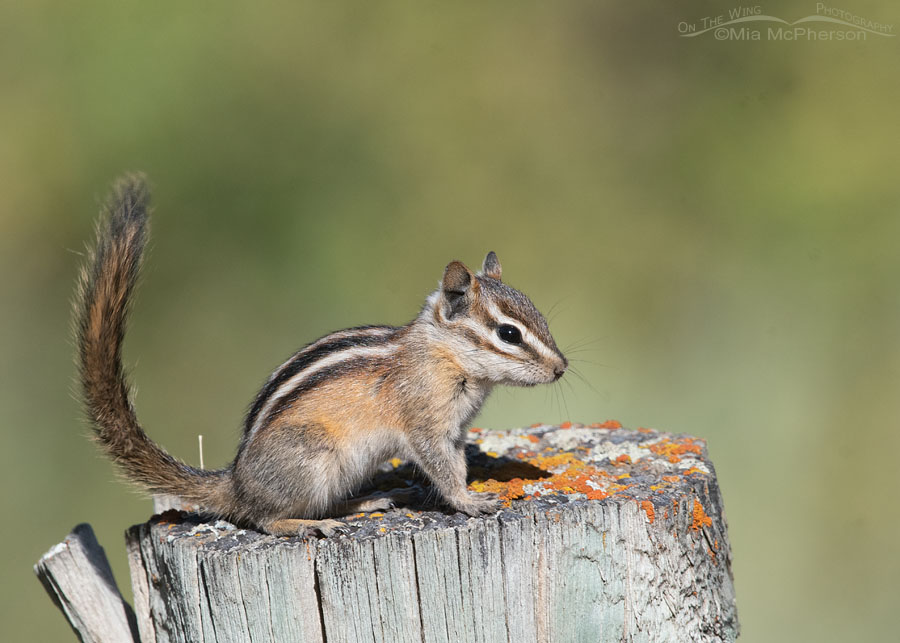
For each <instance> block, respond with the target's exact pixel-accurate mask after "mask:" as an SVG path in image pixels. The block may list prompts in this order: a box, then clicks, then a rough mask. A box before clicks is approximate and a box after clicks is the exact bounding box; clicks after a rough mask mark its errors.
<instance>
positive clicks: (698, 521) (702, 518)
mask: <svg viewBox="0 0 900 643" xmlns="http://www.w3.org/2000/svg"><path fill="white" fill-rule="evenodd" d="M691 513H692V515H693V518H694V522H692V523H691V529H693V530H694V531H697V530H698V529H701V528H702V527H709V526H710V525H712V518H710V517H709V516H707V515H706V511H705V510H704V509H703V505H701V504H700V501H699V500H697V499H696V498H694V510H693V511H692V512H691Z"/></svg>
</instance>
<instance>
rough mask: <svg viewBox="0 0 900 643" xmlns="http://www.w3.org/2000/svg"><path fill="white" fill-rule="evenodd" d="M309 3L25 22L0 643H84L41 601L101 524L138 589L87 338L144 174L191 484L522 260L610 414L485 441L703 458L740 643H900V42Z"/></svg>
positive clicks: (152, 373) (6, 233)
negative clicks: (40, 571) (385, 344)
mask: <svg viewBox="0 0 900 643" xmlns="http://www.w3.org/2000/svg"><path fill="white" fill-rule="evenodd" d="M301 4H302V5H303V6H298V5H297V4H296V3H295V4H294V5H288V4H287V3H285V4H283V5H280V4H279V5H276V4H272V5H267V4H262V3H234V2H221V3H216V4H212V3H202V4H200V5H199V6H193V7H186V6H185V3H176V2H159V3H155V4H149V3H137V2H133V1H119V2H106V3H101V2H80V3H68V2H60V1H44V2H42V1H34V2H30V3H3V5H2V10H0V11H2V14H0V52H2V54H0V55H2V58H0V60H2V64H0V184H2V185H0V302H2V303H0V306H2V311H0V351H2V352H0V357H2V359H0V383H2V385H0V431H2V440H3V448H2V450H0V458H2V459H0V475H2V479H0V480H2V484H3V489H4V491H3V505H2V510H3V516H4V518H5V526H4V530H3V531H4V535H3V543H4V548H5V555H4V556H3V562H2V568H0V574H2V578H3V582H2V583H0V624H2V625H0V628H3V629H4V630H5V631H4V632H3V633H2V634H0V639H3V640H4V641H71V640H74V639H73V636H72V635H71V633H70V631H69V630H68V627H67V625H66V624H65V622H64V620H63V617H62V616H61V615H60V614H58V613H57V612H56V610H55V608H53V607H52V605H51V603H50V601H49V599H48V598H47V596H46V595H45V594H44V591H43V589H42V588H41V586H40V585H39V583H38V582H37V580H36V579H35V578H34V576H33V574H32V571H31V565H32V563H33V562H35V561H36V560H37V558H38V557H39V556H40V555H41V554H42V553H43V552H44V551H45V550H46V549H47V548H49V547H50V546H51V545H52V544H54V543H56V542H58V541H59V540H60V539H62V538H63V537H64V536H65V534H66V533H67V532H68V530H69V529H70V528H71V527H72V526H74V525H75V524H76V523H78V522H81V521H88V522H90V523H91V524H92V525H93V526H94V528H95V529H96V531H97V534H98V537H99V539H100V541H101V543H102V544H104V545H105V547H106V550H107V553H108V554H109V556H110V559H111V560H112V563H113V567H114V570H115V572H116V575H117V578H118V580H119V583H120V584H121V585H123V586H126V587H127V585H128V581H127V566H126V563H125V552H124V545H123V538H122V532H123V530H124V529H125V528H126V527H127V526H129V525H131V524H133V523H136V522H140V521H142V520H144V519H145V518H146V517H147V515H148V512H149V503H148V502H147V501H146V500H143V499H141V498H140V497H139V496H138V495H136V494H134V492H132V491H131V490H129V489H128V488H127V487H126V486H125V485H123V484H122V483H120V482H118V481H117V480H116V479H115V477H114V474H113V471H112V468H111V467H110V465H109V464H108V463H107V462H106V461H104V460H103V459H102V458H101V457H100V456H99V455H98V454H97V453H96V452H95V450H94V448H93V446H92V445H91V444H90V443H89V442H88V440H86V439H85V435H86V432H87V428H86V426H85V424H84V423H83V422H82V421H81V420H80V412H79V407H78V404H77V403H76V401H75V400H74V397H73V390H74V387H73V371H74V369H73V365H72V357H71V355H72V348H71V343H70V338H69V302H70V298H71V292H72V286H73V284H74V279H75V274H76V271H77V268H78V265H79V263H80V260H81V256H80V254H81V252H82V251H83V247H84V242H85V241H87V240H88V239H89V238H90V237H91V235H92V228H93V220H94V218H95V214H96V211H97V203H98V202H99V201H100V200H101V199H102V198H103V196H104V194H105V193H106V190H107V188H108V186H109V184H110V183H111V181H112V180H113V179H114V178H115V177H116V176H117V175H119V174H120V173H122V172H123V171H126V170H132V169H141V170H144V171H146V172H147V173H148V174H149V176H150V178H151V180H152V181H153V183H154V185H155V192H154V200H155V206H156V210H155V218H154V222H153V233H154V237H153V243H152V249H151V254H150V257H149V261H148V263H147V265H146V270H145V275H144V280H143V284H142V287H141V288H140V290H139V293H138V299H137V302H136V307H135V311H134V316H133V324H132V326H131V329H130V334H129V337H128V343H127V346H126V357H127V361H128V362H129V363H130V364H132V365H133V368H132V371H133V376H134V381H135V383H136V384H137V387H138V396H137V405H138V410H139V413H140V416H141V418H142V419H143V421H144V423H145V426H146V427H147V428H148V431H149V432H150V433H151V435H152V436H153V437H154V438H157V439H158V440H159V441H160V442H162V443H163V444H164V445H166V447H167V448H168V449H169V450H170V451H171V452H173V453H175V454H178V455H180V456H182V457H184V458H186V459H187V460H189V461H192V462H196V461H197V456H196V453H197V434H198V433H203V434H204V436H205V438H204V442H205V460H206V463H207V466H209V465H210V464H214V465H219V464H224V463H225V462H227V461H228V460H229V458H230V457H231V456H232V455H233V452H234V448H235V446H236V443H237V438H238V434H239V426H240V421H241V415H242V412H243V410H244V408H245V405H246V404H247V403H248V402H249V400H250V399H251V397H252V396H253V395H254V393H255V391H256V388H257V386H258V385H260V384H261V382H262V381H263V380H264V378H265V377H266V375H267V374H268V372H269V370H270V369H271V368H273V367H274V366H276V365H277V364H279V363H280V361H281V360H282V359H283V358H284V357H286V356H287V355H289V354H290V353H291V352H292V351H293V350H294V349H295V348H297V347H299V346H300V345H302V344H303V343H305V342H307V341H310V340H312V339H314V338H315V337H317V336H319V335H321V334H323V333H325V332H327V331H329V330H333V329H336V328H340V327H346V326H350V325H356V324H361V323H376V322H387V323H398V324H399V323H403V322H405V321H407V320H408V319H409V318H411V317H412V316H413V315H414V314H415V313H416V311H417V309H418V306H420V304H421V302H422V300H423V297H424V296H425V295H426V293H427V292H429V290H430V289H432V288H433V287H434V286H435V285H436V283H437V280H438V279H439V277H440V275H441V271H442V270H443V267H444V265H445V264H446V263H447V262H448V261H449V260H451V259H456V258H459V259H462V260H464V261H466V262H468V263H469V264H470V265H472V264H476V265H477V264H478V263H479V262H480V261H481V259H482V257H483V256H484V254H485V252H487V251H488V250H496V251H497V253H498V255H499V256H500V259H501V261H502V262H503V267H504V277H505V278H506V279H507V281H509V282H510V283H512V284H513V285H515V286H518V287H520V288H522V289H523V290H525V291H526V292H527V293H528V294H529V295H530V296H531V297H532V299H533V300H534V301H535V303H536V304H537V305H538V307H539V308H542V309H544V310H548V309H550V308H553V315H552V320H551V327H552V329H553V332H554V334H555V336H556V338H557V340H558V342H559V343H560V345H561V346H562V347H567V346H573V345H576V344H578V345H584V347H585V350H583V351H581V352H578V353H573V354H572V357H574V358H578V359H580V360H582V361H575V365H576V366H577V367H578V369H579V370H580V372H581V374H582V375H583V376H584V379H585V380H586V382H585V381H582V380H580V379H578V378H577V377H573V376H568V377H567V378H566V379H567V380H568V382H569V384H570V385H571V386H568V385H563V386H562V387H561V388H560V389H559V391H558V392H554V391H553V389H550V388H542V389H529V390H499V391H497V392H496V393H495V394H494V396H493V397H492V399H491V400H490V401H489V403H488V405H487V406H486V408H485V410H484V412H483V413H482V415H481V416H480V417H479V419H478V420H477V424H479V425H481V426H487V427H494V428H504V427H509V426H514V425H523V424H530V423H532V422H535V421H546V422H557V421H561V420H564V419H572V420H576V421H585V422H590V421H602V420H606V419H608V418H615V419H618V420H620V421H622V422H623V423H625V425H626V426H630V427H638V426H652V427H656V428H660V429H665V430H669V431H676V432H687V433H692V434H695V435H699V436H701V437H703V438H705V439H707V440H708V442H709V449H710V453H711V455H712V457H713V460H714V462H715V464H716V467H717V469H718V473H719V478H720V482H721V486H722V489H723V491H724V496H725V501H726V506H727V510H728V518H729V523H730V530H731V532H730V533H731V539H732V545H733V549H734V556H735V559H734V573H735V579H736V585H737V591H738V607H739V613H740V617H741V621H742V624H743V640H747V641H767V642H768V641H795V640H808V641H847V640H859V639H860V638H864V639H865V640H873V641H874V640H888V639H890V640H896V636H897V626H896V613H897V609H898V607H900V581H898V578H900V555H898V553H897V549H896V543H895V535H896V533H897V529H898V527H900V518H898V512H897V511H896V508H897V498H898V495H897V491H898V467H897V464H896V453H897V450H898V447H900V431H898V428H900V427H898V420H897V418H898V416H900V403H898V395H897V393H898V384H900V342H898V337H897V334H898V330H900V294H898V287H897V279H898V276H900V252H898V242H900V181H898V168H900V164H898V161H900V145H898V142H900V123H898V118H897V108H898V105H900V71H898V69H900V65H898V62H900V57H898V39H896V38H883V37H878V36H870V37H869V38H868V39H867V40H866V41H864V42H766V41H763V42H759V43H753V42H718V41H716V40H715V38H714V37H713V36H712V34H706V35H704V36H702V37H697V38H680V37H679V36H678V31H677V25H678V23H679V22H681V21H687V22H693V21H697V20H699V19H700V18H701V17H703V16H708V15H717V14H719V13H722V12H723V11H725V10H727V9H728V8H731V7H733V6H735V5H729V4H723V3H721V2H688V3H680V6H678V7H675V6H673V3H658V4H655V5H653V6H642V7H635V6H632V5H631V4H630V3H622V2H616V3H613V2H600V1H598V0H593V1H590V2H575V1H573V2H566V3H552V4H551V3H543V2H516V3H512V2H503V3H492V4H491V5H490V6H482V5H481V4H479V5H478V6H476V5H475V4H474V3H471V4H470V3H455V4H452V5H448V4H438V3H416V4H413V3H408V4H407V3H393V2H383V3H366V2H361V3H352V4H345V3H328V4H327V5H326V4H325V3H318V4H315V5H313V4H312V3H301ZM842 8H843V9H846V10H848V11H852V12H853V13H856V14H858V15H862V16H865V17H867V18H870V19H872V20H877V21H880V22H886V23H894V22H896V23H900V11H898V9H897V7H896V5H894V4H892V3H890V2H887V0H879V1H866V0H853V3H852V5H846V6H842ZM762 9H763V13H768V14H773V15H777V16H779V17H782V18H784V19H786V20H796V19H797V18H800V17H802V16H806V15H809V14H811V13H814V12H815V5H814V3H812V2H780V3H777V4H775V3H773V4H772V5H771V6H767V5H762ZM559 393H561V394H564V400H562V401H561V400H560V399H559Z"/></svg>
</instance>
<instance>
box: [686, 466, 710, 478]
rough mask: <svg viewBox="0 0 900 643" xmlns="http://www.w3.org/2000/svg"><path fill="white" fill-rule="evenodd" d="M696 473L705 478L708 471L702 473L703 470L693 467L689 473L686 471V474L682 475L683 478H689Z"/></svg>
mask: <svg viewBox="0 0 900 643" xmlns="http://www.w3.org/2000/svg"><path fill="white" fill-rule="evenodd" d="M695 473H699V474H700V475H702V476H705V475H706V471H701V470H700V469H698V468H697V467H691V468H690V469H688V470H687V471H685V472H684V473H682V474H681V475H683V476H689V475H692V474H695Z"/></svg>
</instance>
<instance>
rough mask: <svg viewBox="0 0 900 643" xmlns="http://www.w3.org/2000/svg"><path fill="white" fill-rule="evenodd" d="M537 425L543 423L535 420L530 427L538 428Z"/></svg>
mask: <svg viewBox="0 0 900 643" xmlns="http://www.w3.org/2000/svg"><path fill="white" fill-rule="evenodd" d="M539 426H544V425H543V424H541V423H540V422H535V423H534V424H532V425H531V428H532V429H536V428H538V427H539Z"/></svg>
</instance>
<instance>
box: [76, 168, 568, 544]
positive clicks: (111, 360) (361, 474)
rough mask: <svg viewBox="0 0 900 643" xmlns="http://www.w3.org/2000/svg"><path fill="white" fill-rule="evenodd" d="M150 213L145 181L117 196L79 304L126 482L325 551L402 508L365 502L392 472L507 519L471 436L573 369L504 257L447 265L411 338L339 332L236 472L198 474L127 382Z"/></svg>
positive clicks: (293, 363) (309, 354) (280, 379)
mask: <svg viewBox="0 0 900 643" xmlns="http://www.w3.org/2000/svg"><path fill="white" fill-rule="evenodd" d="M148 202H149V193H148V189H147V187H146V184H145V181H144V178H143V177H142V176H140V175H133V176H127V177H125V178H123V179H120V180H119V181H118V183H117V184H116V185H115V187H114V189H113V193H112V194H111V196H110V197H109V199H108V201H107V204H106V205H105V207H104V212H103V213H102V215H101V219H100V221H99V223H98V227H97V242H96V246H95V247H94V248H93V249H92V250H91V252H90V254H89V257H88V261H87V263H86V265H85V266H84V268H83V269H82V272H81V276H80V280H79V287H78V293H77V297H76V303H75V332H76V343H77V351H78V353H77V362H78V367H79V375H80V380H81V387H82V391H83V396H84V403H85V407H86V410H87V414H88V416H89V418H90V420H91V421H92V424H93V428H94V438H95V440H96V441H97V442H98V443H99V444H100V446H101V447H102V448H103V450H104V451H105V452H106V453H107V454H108V455H109V456H110V457H111V458H112V460H113V461H114V462H115V463H116V464H117V465H118V466H119V468H120V469H121V470H122V472H124V474H125V476H126V477H127V478H128V479H130V480H131V481H132V482H134V483H136V484H137V485H139V486H140V487H143V488H144V489H145V490H147V491H150V492H152V493H166V494H172V495H175V496H178V497H180V498H181V499H183V500H184V501H187V502H190V503H195V504H197V505H200V506H201V507H203V508H204V509H205V510H207V511H208V512H210V513H212V514H215V515H217V516H220V517H222V518H225V519H227V520H229V521H231V522H234V523H235V524H238V525H245V526H250V527H253V528H256V529H259V530H261V531H263V532H266V533H269V534H273V535H276V536H290V535H308V534H315V533H316V532H319V533H322V534H324V535H326V536H327V535H330V534H331V533H332V532H333V531H334V530H335V529H338V528H340V527H341V526H342V525H343V523H341V522H338V521H337V520H334V517H336V516H341V515H347V514H349V513H354V512H358V511H372V510H375V509H386V508H389V507H390V506H393V504H394V503H395V502H396V499H395V498H393V497H383V496H381V497H378V496H374V497H373V496H370V497H367V498H353V497H352V493H353V492H354V491H356V490H357V489H358V488H359V487H360V485H361V484H362V483H364V482H365V481H366V480H367V479H368V478H369V477H370V476H371V475H372V474H373V473H374V471H375V469H376V468H377V467H378V466H379V465H380V464H381V463H383V462H385V461H386V460H388V459H390V458H394V457H399V458H402V459H405V460H409V461H411V462H413V463H415V465H417V466H418V467H419V469H421V471H422V472H424V474H425V475H426V476H427V477H428V478H429V479H430V481H431V482H432V483H433V485H434V486H435V487H436V488H437V490H438V491H439V492H440V495H441V496H442V497H443V499H444V500H445V501H446V502H447V504H449V505H450V507H452V508H453V509H455V510H457V511H461V512H463V513H466V514H468V515H470V516H476V515H479V514H486V513H491V512H494V511H496V510H497V509H498V507H499V502H498V500H497V497H496V494H490V493H474V492H469V491H468V489H467V487H466V458H465V452H464V445H465V435H466V430H467V426H468V424H469V422H470V421H471V420H472V419H473V418H474V417H475V415H476V413H478V410H479V409H480V408H481V405H482V404H483V403H484V400H485V398H486V397H487V395H488V394H489V393H490V392H491V389H492V388H493V387H494V386H495V385H496V384H512V385H518V386H533V385H536V384H542V383H550V382H554V381H556V380H558V379H559V378H560V377H562V375H563V374H564V373H565V372H566V369H567V367H568V362H567V361H566V358H565V357H564V356H563V354H562V353H561V352H560V350H559V349H558V348H557V346H556V342H555V341H554V339H553V337H552V335H551V334H550V330H549V328H548V327H547V322H546V321H545V319H544V317H543V316H542V315H541V313H539V312H538V310H537V309H536V308H535V307H534V305H533V304H532V303H531V301H530V300H529V299H528V297H526V296H525V295H523V294H522V293H521V292H519V291H518V290H515V289H513V288H511V287H509V286H508V285H506V284H505V283H503V282H502V281H501V267H500V262H499V261H498V259H497V255H496V254H494V253H493V252H490V253H488V255H487V257H486V258H485V260H484V264H483V266H482V269H481V272H479V273H477V274H473V273H472V271H470V270H469V269H468V268H467V267H466V266H465V265H463V264H462V263H460V262H459V261H453V262H451V263H450V264H448V265H447V267H446V269H445V270H444V274H443V278H442V279H441V282H440V287H439V288H438V289H437V290H435V291H434V292H432V293H431V294H430V295H429V296H428V298H427V299H426V301H425V304H424V306H423V307H422V309H421V312H420V313H419V314H418V316H417V317H416V318H415V319H413V320H412V321H411V322H409V323H408V324H406V325H405V326H399V327H394V326H360V327H356V328H349V329H347V330H340V331H337V332H334V333H331V334H329V335H326V336H324V337H322V338H320V339H318V340H316V341H314V342H312V343H311V344H307V345H306V346H305V347H303V348H302V349H300V350H299V351H297V352H296V353H295V354H294V355H293V356H292V357H291V358H290V359H288V360H287V361H286V362H284V363H283V364H282V365H281V366H279V367H278V368H277V369H276V370H275V371H274V372H273V373H272V374H271V375H270V376H269V378H268V380H267V381H266V383H265V385H264V386H263V387H262V390H260V391H259V393H258V394H257V396H256V398H255V399H254V400H253V402H252V404H251V406H250V408H249V410H248V412H247V415H246V418H245V422H244V432H243V437H242V438H241V440H240V445H239V447H238V451H237V456H236V457H235V459H234V461H233V462H232V463H231V464H230V465H229V466H227V467H225V468H223V469H219V470H215V471H212V470H205V469H196V468H194V467H191V466H189V465H187V464H185V463H183V462H181V461H180V460H177V459H175V458H173V457H172V456H170V455H169V454H168V453H167V452H166V451H165V450H164V449H163V448H162V447H160V446H159V445H157V444H156V443H154V442H153V441H152V440H151V439H150V438H149V437H148V436H147V434H146V433H145V432H144V431H143V429H142V428H141V426H140V424H139V423H138V420H137V416H136V414H135V411H134V407H133V406H132V402H131V398H130V394H129V387H128V383H127V381H126V377H125V374H124V372H123V367H122V361H121V351H122V343H123V339H124V333H125V325H126V318H127V314H128V309H129V300H130V298H131V295H132V291H133V289H134V286H135V281H136V279H137V277H138V272H139V268H140V264H141V260H142V255H143V249H144V244H145V241H146V238H147V219H148Z"/></svg>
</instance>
